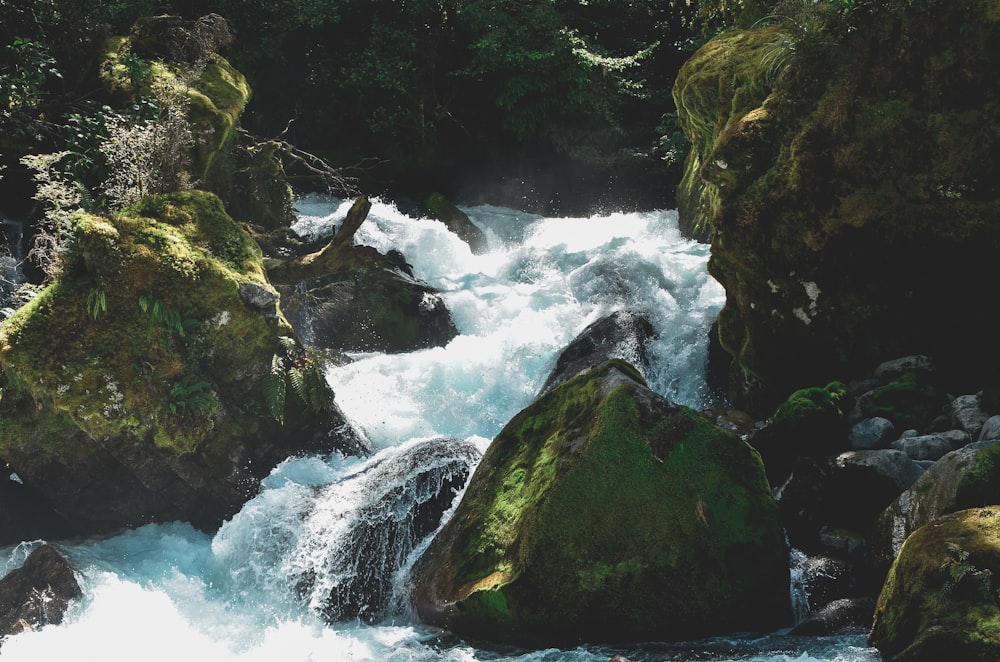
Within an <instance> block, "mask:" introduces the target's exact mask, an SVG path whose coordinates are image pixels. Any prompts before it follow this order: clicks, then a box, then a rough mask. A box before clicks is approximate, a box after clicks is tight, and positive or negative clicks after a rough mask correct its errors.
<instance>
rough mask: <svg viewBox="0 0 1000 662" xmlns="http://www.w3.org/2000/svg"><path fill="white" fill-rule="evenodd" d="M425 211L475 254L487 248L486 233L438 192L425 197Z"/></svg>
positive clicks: (479, 253)
mask: <svg viewBox="0 0 1000 662" xmlns="http://www.w3.org/2000/svg"><path fill="white" fill-rule="evenodd" d="M426 207H427V211H428V212H430V214H431V216H432V217H433V218H435V219H437V220H439V221H441V222H442V223H444V224H445V226H447V228H448V229H449V230H451V231H452V232H453V233H454V234H455V235H457V236H458V238H459V239H461V240H462V241H464V242H465V243H467V244H468V245H469V249H471V250H472V252H473V253H475V254H476V255H481V254H483V253H485V252H487V251H488V250H489V245H488V244H487V242H486V235H485V234H483V231H482V230H480V229H479V228H478V227H476V225H475V224H474V223H473V222H472V221H471V220H470V219H469V217H468V215H467V214H466V213H465V212H463V211H462V210H461V209H459V208H458V207H456V206H455V205H453V204H452V203H451V201H449V200H448V199H447V198H445V197H444V196H443V195H441V194H440V193H432V194H431V196H430V197H429V198H427V204H426Z"/></svg>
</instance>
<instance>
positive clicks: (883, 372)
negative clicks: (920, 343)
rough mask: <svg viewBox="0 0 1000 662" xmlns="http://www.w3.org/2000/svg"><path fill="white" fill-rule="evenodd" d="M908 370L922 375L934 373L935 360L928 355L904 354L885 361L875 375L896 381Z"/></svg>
mask: <svg viewBox="0 0 1000 662" xmlns="http://www.w3.org/2000/svg"><path fill="white" fill-rule="evenodd" d="M908 372H912V373H915V374H917V375H921V376H929V375H932V374H934V361H933V360H932V359H931V358H930V357H928V356H922V355H919V354H918V355H914V356H904V357H902V358H899V359H893V360H892V361H883V362H882V363H880V364H879V366H878V367H877V368H875V377H876V378H877V379H880V380H882V381H883V382H894V381H896V380H897V379H899V378H900V377H902V376H903V375H905V374H906V373H908Z"/></svg>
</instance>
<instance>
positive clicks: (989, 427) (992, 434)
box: [978, 416, 1000, 441]
mask: <svg viewBox="0 0 1000 662" xmlns="http://www.w3.org/2000/svg"><path fill="white" fill-rule="evenodd" d="M996 440H1000V416H990V417H989V418H988V419H986V422H985V423H983V427H982V429H981V430H980V431H979V439H978V441H996Z"/></svg>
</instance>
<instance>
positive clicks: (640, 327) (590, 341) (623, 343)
mask: <svg viewBox="0 0 1000 662" xmlns="http://www.w3.org/2000/svg"><path fill="white" fill-rule="evenodd" d="M654 335H655V331H654V329H653V325H652V324H651V323H650V321H649V318H648V317H646V316H645V315H642V314H640V313H635V312H632V311H629V310H619V311H616V312H614V313H611V314H610V315H608V316H607V317H602V318H601V319H599V320H597V321H596V322H594V323H592V324H590V325H589V326H588V327H587V328H585V329H584V330H583V331H581V332H580V333H579V334H578V335H577V336H576V338H574V339H573V340H572V341H571V342H570V344H569V345H567V347H566V349H564V350H563V351H562V352H561V353H560V354H559V357H558V358H557V359H556V364H555V366H554V367H553V368H552V371H551V372H550V373H549V376H548V377H547V378H546V379H545V383H544V384H543V385H542V389H541V391H540V393H539V395H544V394H546V393H548V392H549V391H551V390H552V389H553V388H555V387H556V386H557V385H559V384H561V383H562V382H564V381H566V380H568V379H571V378H573V377H575V376H576V375H578V374H579V373H581V372H583V371H584V370H587V369H589V368H592V367H594V366H596V365H600V364H601V363H604V362H606V361H608V360H609V359H621V360H623V361H625V362H627V363H629V364H631V365H632V366H633V367H634V368H636V369H637V370H638V371H639V372H640V373H642V374H643V375H645V373H646V371H647V370H648V369H649V357H648V356H647V355H646V342H647V341H648V340H649V339H650V338H652V337H653V336H654Z"/></svg>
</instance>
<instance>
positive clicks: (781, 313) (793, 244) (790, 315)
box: [674, 0, 1000, 415]
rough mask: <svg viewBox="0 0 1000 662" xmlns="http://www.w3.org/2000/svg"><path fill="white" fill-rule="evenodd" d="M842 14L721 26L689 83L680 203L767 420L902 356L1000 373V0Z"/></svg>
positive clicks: (728, 344) (951, 375)
mask: <svg viewBox="0 0 1000 662" xmlns="http://www.w3.org/2000/svg"><path fill="white" fill-rule="evenodd" d="M801 4H802V8H803V9H802V10H803V11H812V12H816V11H823V8H825V7H827V4H826V3H801ZM829 7H830V12H831V13H829V14H826V15H824V16H823V17H822V20H820V21H818V22H817V23H816V24H814V27H815V29H813V30H812V31H811V32H809V33H806V32H796V29H797V28H796V27H795V25H794V21H791V22H789V21H786V22H784V23H783V22H782V21H781V20H778V21H777V22H771V23H769V24H767V25H762V26H759V27H756V28H754V29H750V30H744V31H727V32H724V33H722V34H721V35H719V36H718V37H716V38H715V39H713V40H710V41H709V42H708V43H707V44H706V45H705V46H704V47H703V48H702V49H701V50H699V51H698V52H697V53H696V54H695V55H694V56H692V58H691V59H690V61H689V62H688V63H687V64H685V66H684V68H683V69H682V71H681V72H680V73H679V75H678V77H677V83H676V86H675V88H674V96H675V99H676V100H677V107H678V111H679V115H680V120H681V123H682V126H683V127H684V130H685V132H686V133H687V135H688V137H689V138H690V139H691V141H692V144H693V147H692V152H691V155H690V156H689V158H688V161H687V167H686V173H685V178H684V182H683V183H682V185H681V189H680V191H679V194H678V198H679V204H680V205H681V210H682V215H687V216H694V217H696V218H695V219H694V222H696V223H702V224H705V225H707V226H708V227H710V228H711V235H712V257H711V259H710V261H709V270H710V272H711V273H712V274H713V276H714V277H715V278H716V279H717V280H718V281H719V282H720V283H721V284H722V285H723V286H724V287H725V288H726V305H725V307H724V308H723V310H722V311H721V313H720V316H719V336H720V340H721V343H722V345H723V346H724V347H725V348H726V350H727V351H728V352H729V353H730V354H731V355H732V356H733V364H734V367H733V371H732V375H733V377H734V379H733V381H732V383H731V389H732V393H731V395H732V397H733V399H734V404H736V406H738V407H740V408H743V409H747V410H750V411H752V412H753V413H755V414H759V415H763V414H765V413H767V412H768V411H770V410H772V409H773V407H774V406H776V404H777V403H778V402H780V398H781V397H783V396H784V394H787V393H789V392H791V391H792V390H794V389H796V388H798V387H800V386H801V385H802V384H810V383H813V384H814V383H823V382H825V381H828V380H830V379H831V378H834V377H836V376H855V375H861V374H865V373H866V372H867V371H868V369H869V368H870V366H872V365H877V364H878V363H880V362H881V361H883V360H885V359H886V358H888V357H895V356H905V355H909V354H914V353H923V354H928V355H931V356H934V358H935V361H936V363H937V365H938V368H939V372H940V374H941V375H942V377H944V378H945V379H947V380H948V383H949V384H954V386H949V389H954V390H956V391H957V390H961V391H962V392H975V391H976V390H978V389H979V388H981V386H979V384H981V383H987V382H989V381H990V379H991V377H992V376H993V375H995V374H997V372H998V371H1000V348H998V345H997V343H996V342H995V339H994V338H993V336H992V332H991V331H990V330H989V329H990V328H991V318H990V313H989V310H988V307H984V306H983V305H982V302H981V298H980V296H979V294H978V292H977V291H976V288H970V287H968V283H980V282H982V283H990V282H994V280H995V274H994V273H993V271H992V269H991V267H990V264H991V259H992V257H991V256H993V255H995V254H996V252H997V251H998V250H1000V224H997V223H996V222H995V220H996V218H997V217H1000V185H998V182H1000V172H998V171H1000V159H997V156H996V154H997V151H998V146H1000V128H998V127H1000V84H998V81H997V78H996V76H994V75H993V72H995V71H996V70H997V68H998V67H1000V51H998V50H997V49H996V48H995V44H996V42H997V40H998V39H1000V1H998V0H988V1H986V2H982V1H979V0H956V1H955V2H949V3H942V2H928V3H866V4H864V5H863V6H862V4H861V3H858V6H857V7H856V8H854V9H853V10H852V11H851V13H850V15H849V17H848V18H847V19H846V21H845V20H842V19H841V18H840V17H839V15H835V14H834V13H833V5H829ZM792 18H794V17H792ZM941 302H947V306H948V309H949V310H953V311H954V310H961V311H963V315H962V323H961V324H956V323H955V321H954V318H953V316H951V315H949V314H946V313H944V312H943V311H942V309H941Z"/></svg>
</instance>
